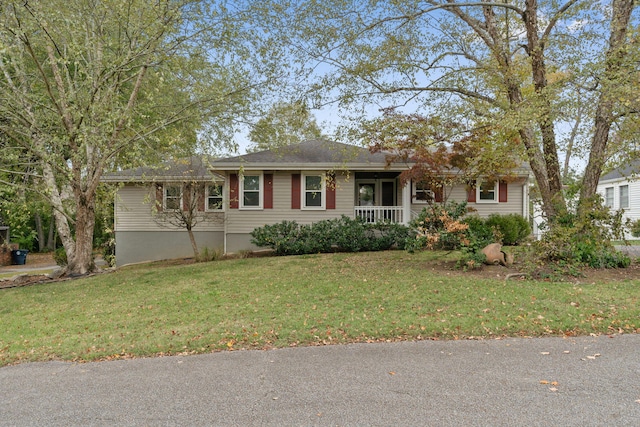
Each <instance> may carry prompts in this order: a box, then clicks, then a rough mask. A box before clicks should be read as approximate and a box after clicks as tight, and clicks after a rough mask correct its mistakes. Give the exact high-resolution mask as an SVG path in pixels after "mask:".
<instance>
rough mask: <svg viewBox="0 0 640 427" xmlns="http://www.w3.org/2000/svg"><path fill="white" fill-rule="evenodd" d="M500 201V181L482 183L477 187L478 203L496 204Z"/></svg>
mask: <svg viewBox="0 0 640 427" xmlns="http://www.w3.org/2000/svg"><path fill="white" fill-rule="evenodd" d="M497 201H498V181H495V182H489V181H482V182H479V183H478V185H477V186H476V202H477V203H494V202H497Z"/></svg>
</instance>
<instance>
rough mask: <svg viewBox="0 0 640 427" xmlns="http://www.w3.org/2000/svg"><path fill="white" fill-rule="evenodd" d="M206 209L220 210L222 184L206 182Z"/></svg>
mask: <svg viewBox="0 0 640 427" xmlns="http://www.w3.org/2000/svg"><path fill="white" fill-rule="evenodd" d="M205 208H206V210H208V211H220V210H222V184H207V196H206V206H205Z"/></svg>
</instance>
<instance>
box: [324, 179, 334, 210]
mask: <svg viewBox="0 0 640 427" xmlns="http://www.w3.org/2000/svg"><path fill="white" fill-rule="evenodd" d="M325 193H326V194H327V209H335V208H336V177H335V176H333V175H329V176H328V177H327V183H326V191H325Z"/></svg>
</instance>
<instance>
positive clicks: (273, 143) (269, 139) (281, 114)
mask: <svg viewBox="0 0 640 427" xmlns="http://www.w3.org/2000/svg"><path fill="white" fill-rule="evenodd" d="M321 137H322V130H321V129H320V127H319V126H318V123H317V122H316V119H315V117H314V116H313V114H312V113H311V112H310V111H309V108H308V107H307V106H306V104H304V103H302V102H300V101H294V102H290V103H287V102H279V103H276V104H274V105H273V106H272V107H271V108H270V109H269V111H268V112H267V113H266V114H265V115H264V116H263V117H261V118H260V120H258V121H257V122H256V124H255V125H253V127H252V128H251V131H250V132H249V139H250V140H251V142H253V145H252V146H250V147H249V149H250V150H251V151H261V150H268V149H271V148H276V147H284V146H287V145H291V144H297V143H300V142H302V141H305V140H308V139H317V138H321Z"/></svg>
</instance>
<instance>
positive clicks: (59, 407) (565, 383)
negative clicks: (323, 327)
mask: <svg viewBox="0 0 640 427" xmlns="http://www.w3.org/2000/svg"><path fill="white" fill-rule="evenodd" d="M639 424H640V335H621V336H612V337H608V336H601V337H581V338H536V339H503V340H485V341H424V342H403V343H385V344H357V345H341V346H329V347H307V348H290V349H281V350H271V351H236V352H223V353H216V354H208V355H200V356H173V357H163V358H152V359H137V360H121V361H113V362H99V363H85V364H76V363H63V362H48V363H31V364H22V365H17V366H9V367H4V368H0V425H2V426H30V425H33V426H44V425H47V426H76V425H77V426H113V425H118V426H178V425H180V426H187V425H189V426H193V425H215V426H217V425H220V426H281V425H291V426H315V425H317V426H398V425H402V426H550V425H559V426H604V425H608V426H609V425H611V426H613V425H615V426H637V425H639Z"/></svg>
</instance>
